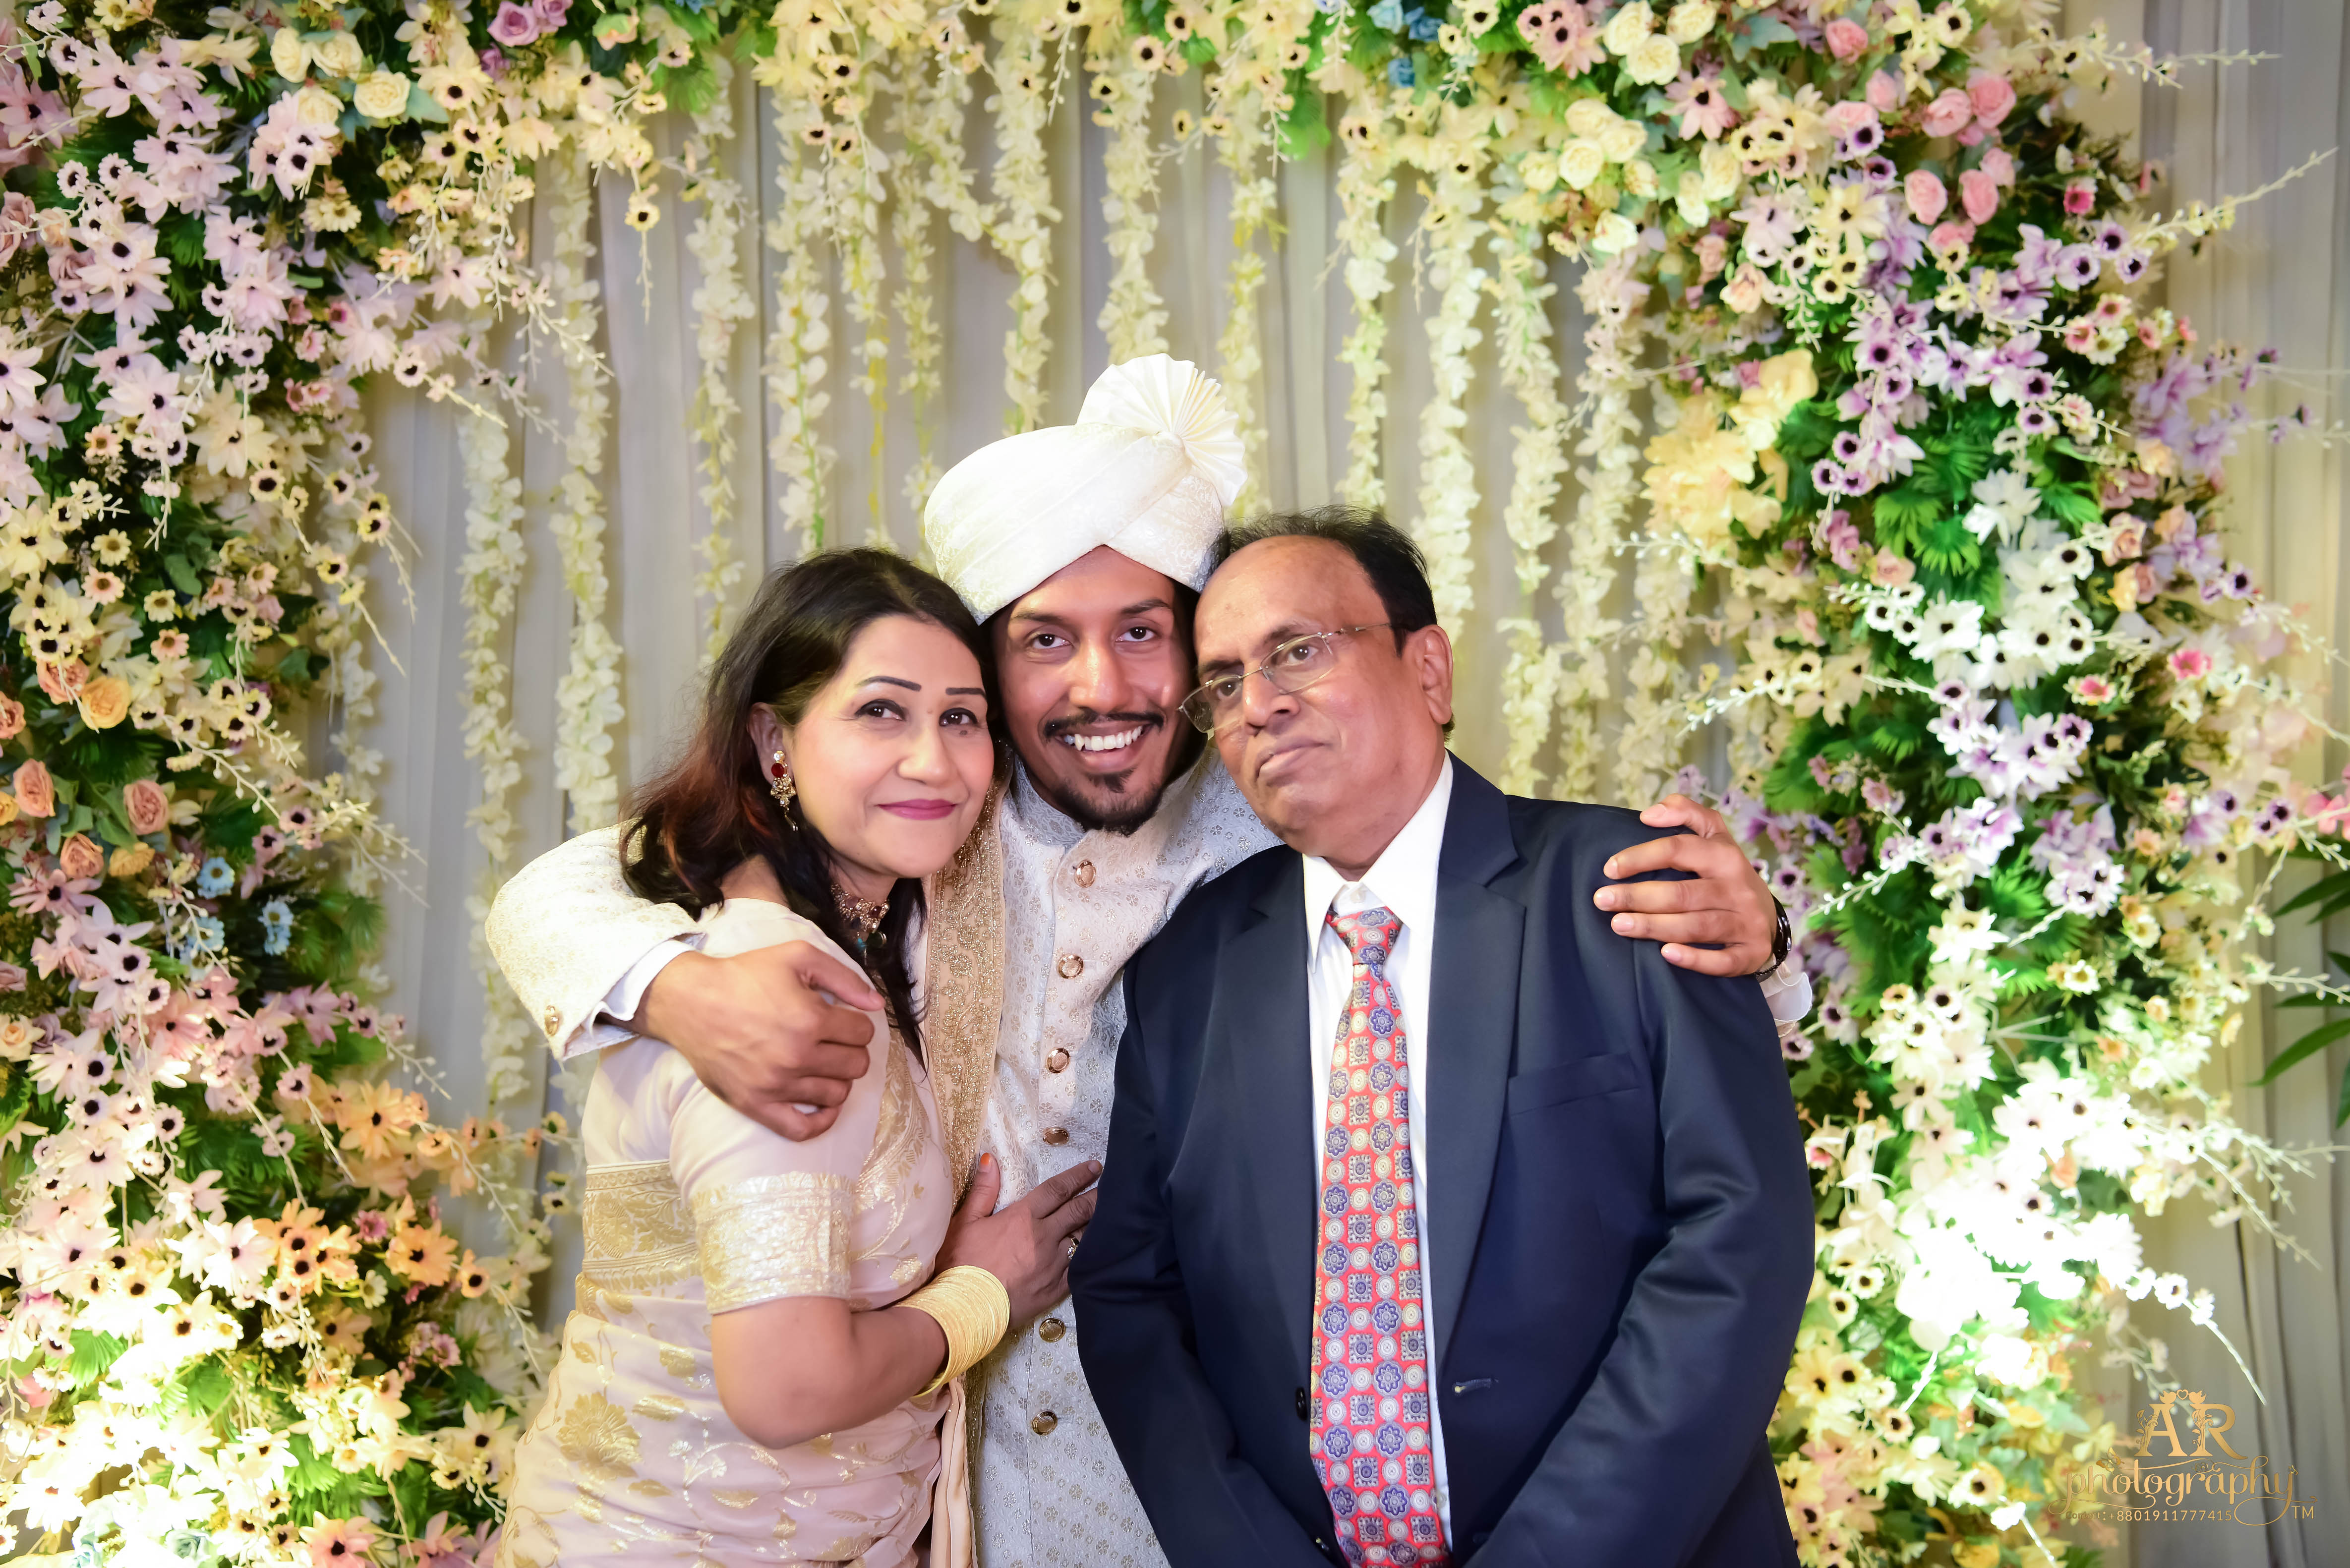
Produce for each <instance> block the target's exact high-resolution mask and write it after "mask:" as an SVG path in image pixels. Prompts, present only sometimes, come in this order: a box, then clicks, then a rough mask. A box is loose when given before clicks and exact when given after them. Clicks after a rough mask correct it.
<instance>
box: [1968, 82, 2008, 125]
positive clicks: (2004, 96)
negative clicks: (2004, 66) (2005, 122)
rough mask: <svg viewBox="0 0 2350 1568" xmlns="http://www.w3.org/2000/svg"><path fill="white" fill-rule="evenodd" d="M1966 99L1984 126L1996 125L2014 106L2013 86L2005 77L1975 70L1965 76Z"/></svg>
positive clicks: (1976, 117)
mask: <svg viewBox="0 0 2350 1568" xmlns="http://www.w3.org/2000/svg"><path fill="white" fill-rule="evenodd" d="M1967 101H1968V102H1969V103H1970V104H1971V105H1973V107H1974V112H1975V119H1978V120H1980V121H1981V122H1982V124H1983V125H1984V126H1985V127H1990V126H1994V125H1997V124H1998V123H1999V122H2000V121H2001V120H2002V119H2006V118H2007V113H2008V110H2010V109H2013V108H2014V107H2015V88H2014V86H2013V84H2012V83H2011V82H2009V80H2008V79H2007V78H2005V77H2000V76H1993V75H1992V74H1991V72H1989V71H1976V72H1974V73H1972V74H1971V75H1970V76H1969V77H1968V78H1967Z"/></svg>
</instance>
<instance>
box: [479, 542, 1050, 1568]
mask: <svg viewBox="0 0 2350 1568" xmlns="http://www.w3.org/2000/svg"><path fill="white" fill-rule="evenodd" d="M987 670H988V661H987V659H986V656H985V645H984V642H983V637H982V633H981V631H980V629H979V628H978V626H977V625H976V624H974V623H973V621H972V618H971V616H970V614H969V612H968V611H967V610H966V609H965V608H964V607H963V605H962V601H961V600H960V599H958V598H957V597H955V595H954V593H953V592H952V590H951V589H950V588H948V587H946V585H945V584H943V583H941V582H940V581H939V580H938V579H936V578H935V577H932V576H929V575H928V574H927V573H924V572H922V571H920V570H919V569H917V568H916V567H914V566H910V564H908V563H907V562H905V561H903V560H901V559H900V558H899V557H897V556H891V555H888V554H886V553H883V552H880V551H875V550H854V551H841V552H837V553H834V554H830V555H823V556H814V557H812V558H810V559H808V560H806V561H804V562H801V563H799V564H797V565H795V566H790V567H786V568H785V569H783V570H781V571H779V572H777V573H776V574H775V575H774V576H771V577H770V578H769V579H768V581H767V582H766V584H765V585H764V587H763V588H762V589H761V591H760V594H759V596H758V597H757V599H756V601H755V602H754V604H753V605H752V607H751V608H750V610H749V611H748V613H747V614H746V615H745V616H744V618H743V624H742V626H741V628H739V629H738V630H737V631H736V632H735V634H734V636H733V639H732V640H731V641H730V642H729V644H728V646H727V648H726V650H725V652H724V653H723V655H722V656H721V658H720V659H719V660H718V662H717V664H716V666H715V667H714V669H713V670H712V674H711V678H710V683H709V688H708V691H707V693H706V695H705V699H704V702H703V711H702V719H701V723H700V727H699V730H698V732H697V733H696V734H695V735H694V737H693V739H692V740H691V742H690V743H689V744H688V746H687V747H686V749H685V751H684V753H683V755H682V756H681V759H680V760H679V761H678V762H677V763H676V764H675V765H674V766H673V767H672V768H671V771H670V772H669V773H668V774H665V775H664V776H663V777H662V778H660V780H659V781H657V782H656V783H655V784H653V785H652V786H651V788H650V790H649V791H648V792H647V793H646V794H645V795H644V796H643V797H642V798H641V799H640V800H639V802H638V809H637V815H636V817H635V819H634V821H633V822H632V823H631V824H630V825H629V826H628V827H627V828H626V830H625V831H624V833H623V834H622V836H621V845H622V854H623V857H624V858H625V859H626V860H627V863H628V870H627V875H628V877H629V882H630V883H631V884H632V885H633V886H634V887H635V888H636V889H637V890H638V891H639V893H641V894H643V895H644V896H645V897H647V898H651V899H654V900H656V901H661V902H671V903H676V904H679V905H682V906H683V907H684V908H685V909H688V910H689V911H690V912H692V913H694V914H696V915H697V916H698V919H699V926H700V930H701V932H702V943H703V950H705V951H708V952H711V953H713V954H722V955H723V954H729V953H735V952H742V951H744V950H749V949H752V948H757V947H764V946H769V945H773V944H776V943H782V942H788V941H803V942H807V943H810V944H812V945H814V946H816V947H817V948H818V949H820V950H825V951H828V952H830V953H832V954H834V955H835V956H837V957H838V958H840V959H841V960H842V961H845V962H848V963H851V964H853V965H855V966H856V967H857V968H858V969H861V970H862V971H864V972H865V973H866V974H867V975H868V977H869V978H870V979H871V981H872V982H873V986H874V989H875V990H876V991H877V992H879V993H880V994H881V995H882V996H883V997H884V998H885V1000H886V1007H885V1009H884V1011H883V1013H882V1014H880V1015H879V1016H877V1017H876V1019H875V1022H876V1024H877V1028H876V1032H875V1036H874V1038H875V1040H876V1042H877V1044H876V1046H875V1048H874V1050H873V1051H872V1053H871V1058H872V1059H871V1064H870V1065H869V1067H868V1071H867V1072H866V1074H865V1075H864V1076H863V1078H861V1079H860V1080H859V1081H858V1083H857V1084H856V1085H854V1086H853V1087H852V1088H851V1090H850V1093H849V1096H848V1098H847V1102H846V1104H845V1105H844V1106H843V1107H842V1111H841V1114H840V1116H839V1117H838V1119H837V1121H836V1122H835V1123H834V1124H833V1125H832V1127H830V1128H829V1129H827V1131H825V1132H824V1133H822V1134H821V1135H819V1136H817V1137H813V1138H811V1139H809V1140H807V1141H806V1142H801V1143H794V1142H789V1141H787V1140H785V1138H783V1137H779V1136H778V1135H776V1134H775V1133H773V1132H771V1131H769V1130H768V1129H766V1128H765V1127H762V1126H760V1125H759V1124H758V1123H756V1122H754V1121H752V1120H750V1119H749V1118H747V1117H745V1116H741V1115H739V1114H738V1113H736V1112H735V1111H733V1109H731V1108H730V1107H729V1106H726V1105H725V1104H724V1103H723V1101H721V1100H720V1099H719V1098H718V1097H717V1096H714V1095H712V1093H711V1092H710V1091H709V1090H708V1089H707V1088H705V1087H704V1086H703V1085H702V1083H701V1082H700V1081H699V1080H698V1079H697V1078H696V1077H695V1076H694V1075H693V1072H692V1070H691V1068H690V1067H689V1066H688V1065H687V1064H686V1063H685V1061H684V1059H683V1058H682V1057H681V1056H680V1055H678V1054H677V1053H675V1052H674V1051H672V1050H671V1049H670V1048H669V1047H668V1046H667V1045H665V1044H662V1043H661V1042H660V1041H659V1040H655V1039H650V1038H648V1037H644V1036H638V1037H635V1038H633V1039H630V1040H629V1041H628V1042H627V1043H625V1044H619V1045H614V1046H611V1047H608V1049H606V1050H605V1051H604V1052H603V1053H602V1054H601V1057H600V1059H599V1060H598V1064H597V1069H596V1075H595V1079H594V1083H593V1085H592V1087H591V1088H590V1090H589V1093H588V1096H587V1106H586V1108H585V1111H584V1113H583V1115H582V1117H581V1137H582V1139H583V1140H584V1143H585V1146H586V1163H587V1181H586V1193H585V1200H584V1202H583V1204H582V1215H583V1224H584V1229H585V1231H586V1243H587V1247H586V1258H585V1261H584V1262H583V1264H582V1267H581V1272H580V1275H579V1281H578V1304H577V1307H576V1309H575V1310H574V1311H573V1312H572V1314H571V1316H570V1318H569V1320H568V1321H567V1324H565V1327H564V1334H563V1344H562V1349H561V1353H560V1357H559V1360H558V1362H557V1364H556V1367H555V1369H554V1371H553V1372H552V1374H551V1376H550V1378H549V1382H548V1386H547V1392H546V1403H545V1405H544V1406H543V1407H542V1408H541V1409H540V1410H539V1412H538V1414H537V1416H536V1418H535V1419H534V1420H533V1422H532V1423H531V1426H530V1428H529V1429H528V1431H527V1432H526V1433H525V1436H524V1438H523V1439H522V1441H521V1444H520V1446H519V1448H518V1449H517V1450H516V1453H515V1482H514V1492H513V1496H512V1501H511V1505H510V1510H509V1513H508V1518H507V1521H506V1525H505V1529H504V1534H503V1536H502V1537H501V1541H500V1545H499V1551H498V1555H497V1559H496V1561H497V1562H498V1563H500V1564H502V1565H503V1564H513V1565H515V1568H525V1565H528V1568H545V1565H549V1564H555V1563H560V1564H562V1565H564V1568H575V1565H578V1568H586V1565H589V1564H597V1563H619V1562H620V1561H622V1560H623V1559H624V1558H625V1559H626V1560H627V1561H629V1563H632V1564H642V1563H671V1562H674V1563H809V1562H816V1563H850V1562H858V1563H863V1564H864V1565H865V1568H900V1565H902V1564H906V1563H934V1564H939V1565H940V1568H961V1565H962V1564H967V1563H969V1561H970V1556H971V1548H970V1541H971V1533H970V1522H969V1490H968V1481H967V1479H966V1477H967V1469H966V1467H965V1466H964V1465H963V1464H962V1463H960V1462H958V1461H959V1459H960V1456H961V1446H962V1437H963V1428H962V1419H961V1414H960V1412H961V1397H960V1396H961V1385H960V1381H959V1379H960V1376H961V1375H962V1372H963V1371H964V1370H965V1369H967V1368H968V1367H970V1366H972V1364H973V1363H975V1362H976V1361H978V1360H979V1359H980V1358H981V1357H982V1356H983V1355H985V1354H986V1353H987V1351H988V1350H989V1349H990V1348H992V1347H993V1345H994V1344H995V1343H996V1341H997V1340H998V1339H999V1338H1000V1337H1001V1336H1002V1334H1003V1333H1004V1332H1005V1331H1006V1330H1007V1328H1008V1327H1009V1325H1010V1324H1012V1323H1014V1322H1018V1321H1024V1320H1025V1319H1026V1318H1028V1317H1031V1316H1034V1315H1035V1314H1036V1313H1037V1312H1039V1311H1041V1310H1042V1309H1043V1307H1044V1306H1045V1304H1046V1303H1050V1302H1052V1301H1054V1300H1056V1299H1058V1297H1059V1295H1060V1294H1061V1293H1063V1292H1064V1290H1065V1288H1066V1287H1065V1284H1064V1277H1065V1274H1066V1267H1067V1256H1068V1252H1069V1251H1070V1250H1071V1249H1070V1248H1069V1247H1068V1245H1067V1239H1068V1238H1069V1237H1070V1236H1071V1235H1073V1234H1074V1233H1075V1231H1076V1230H1077V1229H1078V1228H1079V1227H1080V1226H1082V1224H1083V1223H1084V1220H1085V1219H1086V1217H1087V1214H1088V1213H1090V1211H1091V1207H1092V1199H1091V1196H1090V1195H1089V1194H1081V1192H1080V1189H1082V1188H1083V1187H1084V1186H1085V1185H1086V1184H1087V1182H1088V1181H1089V1180H1090V1179H1091V1177H1092V1175H1093V1174H1094V1170H1095V1168H1094V1167H1091V1166H1079V1167H1077V1168H1076V1169H1074V1170H1072V1171H1071V1172H1069V1173H1067V1174H1066V1176H1064V1177H1063V1178H1061V1179H1058V1180H1056V1181H1055V1182H1052V1183H1047V1184H1045V1186H1043V1187H1040V1188H1039V1189H1037V1190H1036V1191H1035V1192H1034V1193H1031V1194H1030V1195H1029V1196H1028V1197H1027V1198H1025V1199H1023V1200H1022V1201H1021V1203H1020V1204H1019V1205H1015V1206H1013V1207H1011V1208H1008V1209H1006V1210H1004V1211H1003V1213H1001V1214H993V1215H991V1214H990V1213H989V1212H988V1209H989V1207H990V1206H991V1205H992V1203H993V1195H994V1191H995V1189H996V1185H997V1184H996V1182H995V1181H994V1180H993V1173H992V1172H991V1171H989V1170H988V1169H987V1168H986V1166H987V1162H986V1161H985V1160H983V1161H982V1162H981V1167H982V1168H981V1169H980V1170H979V1171H978V1172H977V1173H976V1177H975V1179H974V1180H973V1181H972V1192H971V1195H970V1197H969V1199H966V1200H965V1202H964V1203H963V1205H962V1208H961V1210H957V1209H956V1205H955V1190H956V1183H955V1181H954V1179H953V1173H952V1171H951V1168H950V1167H949V1163H948V1156H947V1153H946V1147H947V1146H946V1140H945V1139H944V1138H943V1137H942V1136H941V1124H940V1112H939V1100H940V1097H941V1086H940V1085H938V1084H937V1083H935V1082H934V1081H933V1075H932V1073H931V1064H928V1063H927V1062H926V1060H925V1054H924V1051H923V1033H922V1020H923V1017H924V1014H925V1011H926V1010H925V1001H926V999H925V998H924V997H923V996H922V995H921V994H920V992H921V987H920V983H919V977H920V976H921V975H922V974H923V972H924V969H923V963H922V951H923V948H924V944H925V943H926V942H927V941H928V940H931V934H932V933H931V932H930V931H929V930H928V929H927V922H926V907H925V900H924V893H923V878H925V877H931V876H933V875H934V874H937V873H939V872H940V871H941V869H942V868H944V867H948V866H949V864H950V863H951V861H952V860H953V859H954V857H955V855H956V852H957V850H958V848H959V847H961V846H962V845H963V843H964V841H965V839H966V838H967V837H968V836H969V835H970V834H971V831H972V827H973V826H974V825H975V824H976V823H977V822H978V821H979V819H980V816H981V814H982V811H983V808H984V807H985V805H986V804H987V801H988V797H989V794H990V791H991V789H992V787H993V784H994V783H995V781H996V779H997V777H998V775H999V773H1000V771H1001V767H1002V761H1001V759H1002V757H1003V748H1002V746H1001V745H1000V744H999V741H998V738H997V736H996V734H995V732H993V730H992V729H991V722H990V720H991V714H992V712H993V707H992V704H991V702H990V701H989V676H988V673H987ZM929 1000H936V999H929ZM989 1022H990V1024H991V1026H992V1023H993V1021H992V1020H990V1021H989ZM885 1041H886V1044H879V1043H880V1042H885ZM934 1493H935V1503H934Z"/></svg>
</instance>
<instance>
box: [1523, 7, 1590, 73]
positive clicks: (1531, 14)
mask: <svg viewBox="0 0 2350 1568" xmlns="http://www.w3.org/2000/svg"><path fill="white" fill-rule="evenodd" d="M1518 36H1520V37H1522V38H1523V39H1524V40H1525V41H1526V42H1527V43H1528V44H1529V45H1531V46H1532V47H1533V48H1534V56H1535V57H1536V58H1538V59H1540V60H1541V61H1542V63H1543V64H1544V65H1545V66H1547V67H1550V68H1551V69H1552V70H1555V71H1559V72H1563V73H1564V74H1565V75H1567V76H1570V77H1575V76H1581V75H1582V74H1583V73H1584V72H1585V71H1587V70H1589V69H1590V68H1591V67H1593V66H1595V65H1596V64H1598V63H1599V60H1600V58H1601V57H1602V54H1603V51H1602V50H1601V49H1600V47H1599V42H1598V38H1597V36H1596V34H1594V32H1593V31H1592V26H1591V14H1590V13H1589V12H1588V11H1586V10H1585V9H1584V8H1583V7H1582V6H1581V5H1577V4H1575V0H1548V3H1547V4H1545V5H1531V6H1528V7H1527V8H1526V9H1525V10H1523V11H1521V12H1519V13H1518Z"/></svg>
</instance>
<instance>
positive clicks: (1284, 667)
mask: <svg viewBox="0 0 2350 1568" xmlns="http://www.w3.org/2000/svg"><path fill="white" fill-rule="evenodd" d="M1387 625H1388V622H1386V621H1383V620H1375V621H1371V622H1369V623H1368V624H1367V625H1364V626H1342V627H1338V628H1336V629H1334V630H1331V631H1309V632H1307V633H1306V634H1305V636H1304V637H1293V638H1291V639H1289V640H1288V641H1286V642H1282V643H1276V644H1275V645H1274V649H1273V651H1272V652H1271V653H1269V654H1267V655H1265V659H1264V662H1263V663H1262V664H1260V665H1258V666H1257V667H1256V668H1255V669H1253V670H1236V671H1234V672H1233V673H1232V674H1230V675H1219V676H1217V677H1216V678H1215V679H1214V680H1211V681H1209V682H1208V683H1207V684H1206V685H1204V686H1202V687H1201V688H1200V689H1199V690H1198V691H1194V692H1192V693H1191V695H1190V696H1189V697H1186V698H1184V699H1183V717H1185V718H1186V719H1189V720H1191V727H1192V728H1193V729H1196V730H1198V731H1199V732H1201V734H1205V735H1212V734H1214V733H1215V732H1217V731H1218V730H1221V729H1222V728H1223V727H1224V726H1225V725H1227V724H1229V723H1231V722H1232V721H1233V720H1234V719H1237V718H1239V717H1240V712H1241V691H1242V689H1243V687H1245V686H1247V684H1248V678H1249V677H1250V676H1252V675H1262V676H1263V677H1264V679H1265V681H1266V683H1267V684H1269V685H1270V686H1272V688H1273V689H1274V691H1279V692H1282V693H1283V694H1284V695H1286V696H1291V697H1295V696H1296V695H1297V693H1299V692H1300V691H1305V689H1306V688H1307V687H1309V686H1312V685H1314V684H1315V682H1316V681H1320V680H1328V679H1329V678H1330V675H1331V673H1332V672H1333V671H1335V670H1336V669H1337V668H1338V649H1337V639H1340V638H1342V637H1352V636H1353V635H1354V634H1355V633H1357V632H1358V631H1377V630H1378V629H1379V628H1382V627H1384V626H1387Z"/></svg>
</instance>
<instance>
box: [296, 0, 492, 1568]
mask: <svg viewBox="0 0 2350 1568" xmlns="http://www.w3.org/2000/svg"><path fill="white" fill-rule="evenodd" d="M507 3H508V4H509V5H511V4H512V3H513V0H507ZM375 1540H376V1536H375V1526H374V1525H372V1524H369V1522H368V1521H366V1520H364V1519H330V1520H327V1521H323V1522H321V1523H318V1524H310V1525H305V1526H304V1527H303V1529H302V1544H303V1545H304V1546H307V1547H308V1548H309V1551H310V1565H311V1568H359V1564H361V1563H365V1562H366V1561H367V1556H368V1553H369V1551H370V1550H372V1549H373V1547H374V1546H375Z"/></svg>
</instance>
